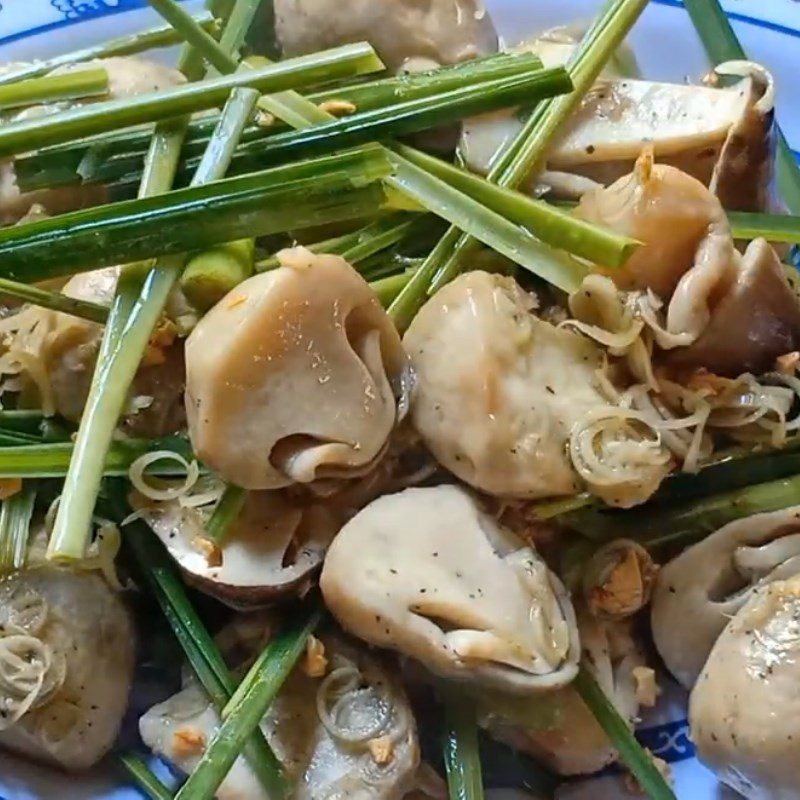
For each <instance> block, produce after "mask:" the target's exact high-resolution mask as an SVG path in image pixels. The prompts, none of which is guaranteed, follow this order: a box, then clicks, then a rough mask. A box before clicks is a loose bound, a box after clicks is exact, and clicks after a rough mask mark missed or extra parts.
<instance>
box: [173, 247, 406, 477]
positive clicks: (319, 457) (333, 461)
mask: <svg viewBox="0 0 800 800" xmlns="http://www.w3.org/2000/svg"><path fill="white" fill-rule="evenodd" d="M280 259H281V263H282V266H281V267H279V268H278V269H276V270H273V271H271V272H266V273H263V274H260V275H255V276H254V277H252V278H249V279H248V280H246V281H244V283H242V284H240V285H239V286H238V287H236V289H234V290H233V291H231V292H230V293H229V294H228V295H227V296H226V297H224V298H223V299H222V300H221V301H220V302H219V303H218V304H217V305H216V306H214V308H212V309H211V311H210V312H209V313H208V314H206V315H205V316H204V317H203V318H202V320H200V322H199V324H198V325H197V327H196V328H195V329H194V331H192V334H191V335H190V336H189V338H188V340H187V342H186V372H187V382H186V411H187V416H188V422H189V434H190V436H191V439H192V445H193V447H194V450H195V452H196V453H197V455H198V456H199V457H200V458H201V459H202V460H203V461H204V462H205V463H206V464H208V466H210V467H211V468H212V469H214V470H216V471H217V472H219V473H220V475H222V477H223V478H225V479H226V480H227V481H229V482H231V483H233V484H235V485H237V486H242V487H243V488H246V489H254V490H256V489H275V488H280V487H282V486H289V485H291V484H294V483H310V482H312V481H314V480H316V479H319V478H351V477H356V476H359V475H363V474H365V473H366V472H369V471H370V470H371V469H372V468H373V467H374V466H375V464H376V462H377V461H378V460H379V459H380V458H381V457H382V456H383V454H384V453H385V451H386V448H387V445H388V441H389V435H390V433H391V432H392V429H393V428H394V426H395V424H396V422H397V421H398V416H399V413H400V412H399V411H398V400H400V401H402V398H403V395H404V392H405V391H406V390H407V383H408V379H409V370H408V361H407V358H406V356H405V353H404V352H403V349H402V345H401V343H400V337H399V336H398V334H397V331H396V330H395V328H394V326H393V325H392V323H391V321H390V319H389V317H388V316H387V315H386V312H385V311H384V310H383V308H382V307H381V305H380V303H379V301H378V299H377V297H376V296H375V294H374V293H373V292H372V290H371V289H370V288H369V286H368V284H367V283H366V281H364V279H363V278H362V277H361V276H360V275H359V274H358V273H357V272H356V271H355V270H354V269H353V268H352V267H351V266H350V265H349V264H348V263H347V262H346V261H345V260H344V259H342V258H339V257H338V256H331V255H322V256H315V255H313V254H312V253H310V252H309V251H308V250H305V249H303V248H297V249H295V250H287V251H283V252H282V253H281V254H280Z"/></svg>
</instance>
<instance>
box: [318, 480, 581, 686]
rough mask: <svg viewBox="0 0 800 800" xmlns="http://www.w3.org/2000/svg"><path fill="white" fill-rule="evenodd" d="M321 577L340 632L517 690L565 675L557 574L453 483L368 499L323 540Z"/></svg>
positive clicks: (571, 622)
mask: <svg viewBox="0 0 800 800" xmlns="http://www.w3.org/2000/svg"><path fill="white" fill-rule="evenodd" d="M320 586H321V588H322V593H323V596H324V598H325V603H326V605H327V607H328V609H329V610H330V611H331V613H332V614H333V615H334V616H335V617H336V618H337V620H338V621H339V623H340V624H341V625H342V626H343V627H344V628H345V629H346V630H348V631H350V632H351V633H353V634H354V635H356V636H358V637H359V638H360V639H363V640H365V641H367V642H369V643H371V644H374V645H378V646H381V647H388V648H391V649H394V650H398V651H400V652H401V653H403V654H404V655H408V656H411V657H413V658H416V659H418V660H419V661H421V662H422V663H423V664H424V665H425V666H426V667H428V668H429V669H430V670H432V671H433V672H436V673H439V674H440V675H444V676H448V677H453V678H458V679H461V680H465V681H471V682H473V683H477V684H478V685H487V686H494V687H496V688H505V689H510V690H512V691H521V692H524V691H535V690H547V689H553V688H557V687H559V686H563V685H564V684H565V683H567V682H569V681H570V680H571V679H572V678H573V677H574V675H575V672H576V668H577V658H578V639H577V627H576V625H575V618H574V612H573V610H572V605H571V603H570V600H569V598H568V596H567V593H566V592H565V590H564V588H563V586H562V585H561V583H560V581H559V580H558V578H557V577H556V576H555V575H554V574H553V573H551V572H550V571H549V569H548V568H547V566H546V565H545V563H544V562H543V561H542V560H541V558H540V557H539V555H538V554H537V553H536V552H535V551H534V550H533V549H532V548H531V547H530V546H528V545H527V544H526V543H525V542H524V541H522V540H521V539H518V538H517V537H516V535H514V534H513V533H511V532H510V531H508V530H506V529H503V528H501V527H500V526H499V525H498V524H497V522H496V521H495V520H494V519H492V518H491V517H489V516H488V515H486V514H484V513H483V512H482V511H481V510H480V508H479V507H478V505H477V503H476V502H475V500H474V499H473V498H472V497H471V496H470V495H469V494H468V493H467V492H466V491H465V490H463V489H460V488H457V487H455V486H438V487H435V488H424V489H406V490H405V491H403V492H400V493H399V494H394V495H388V496H385V497H381V498H379V499H378V500H375V501H373V502H372V503H370V504H369V505H368V506H367V507H366V508H365V509H363V510H362V511H360V512H359V513H358V514H356V516H355V517H353V519H351V520H350V521H349V522H348V523H347V524H346V525H345V526H344V528H342V530H341V532H340V533H339V535H338V536H337V537H336V539H335V540H334V542H333V544H332V545H331V548H330V549H329V551H328V555H327V557H326V559H325V564H324V566H323V571H322V577H321V578H320Z"/></svg>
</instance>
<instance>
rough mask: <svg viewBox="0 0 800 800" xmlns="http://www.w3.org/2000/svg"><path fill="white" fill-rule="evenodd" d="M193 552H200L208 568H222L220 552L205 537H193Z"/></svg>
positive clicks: (217, 546) (214, 544) (212, 542)
mask: <svg viewBox="0 0 800 800" xmlns="http://www.w3.org/2000/svg"><path fill="white" fill-rule="evenodd" d="M192 544H193V545H194V548H195V550H198V551H199V552H201V553H202V554H203V555H204V556H205V559H206V563H207V564H208V566H209V567H221V566H222V550H220V549H219V545H218V544H217V543H216V542H214V541H212V540H211V539H208V538H207V537H205V536H195V537H194V539H193V540H192Z"/></svg>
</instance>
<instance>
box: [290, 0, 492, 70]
mask: <svg viewBox="0 0 800 800" xmlns="http://www.w3.org/2000/svg"><path fill="white" fill-rule="evenodd" d="M275 31H276V33H277V38H278V42H279V44H280V45H281V48H282V50H283V53H284V55H286V56H297V55H303V54H305V53H313V52H315V51H317V50H324V49H325V48H328V47H334V46H336V45H340V44H347V43H349V42H359V41H362V40H363V41H368V42H369V43H370V44H371V45H372V46H373V47H374V48H375V50H376V52H377V53H378V55H379V56H380V58H381V59H382V60H383V62H384V63H385V64H386V66H387V67H388V68H389V69H390V70H392V71H396V70H399V69H403V68H406V69H414V68H415V67H417V66H419V65H425V66H428V67H431V66H436V65H439V64H454V63H456V62H459V61H465V60H467V59H470V58H476V57H477V56H482V55H488V54H489V53H495V52H497V46H498V42H497V33H496V32H495V29H494V25H493V24H492V20H491V17H490V16H489V14H488V12H487V11H486V8H485V7H484V4H483V0H429V1H428V2H425V3H419V2H418V1H417V0H350V2H349V4H348V6H347V8H346V9H345V10H343V9H342V8H341V4H339V3H337V2H335V0H275Z"/></svg>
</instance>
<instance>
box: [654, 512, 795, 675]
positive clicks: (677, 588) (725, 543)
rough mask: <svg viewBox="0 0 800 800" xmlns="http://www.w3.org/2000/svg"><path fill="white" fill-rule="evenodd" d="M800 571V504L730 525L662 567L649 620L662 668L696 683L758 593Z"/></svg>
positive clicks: (756, 515)
mask: <svg viewBox="0 0 800 800" xmlns="http://www.w3.org/2000/svg"><path fill="white" fill-rule="evenodd" d="M798 572H800V506H793V507H792V508H788V509H786V510H784V511H775V512H772V513H769V514H755V515H754V516H751V517H747V518H745V519H740V520H737V521H736V522H731V523H729V524H728V525H725V526H724V527H722V528H720V529H719V530H718V531H716V532H715V533H712V534H711V535H710V536H708V537H707V538H705V539H704V540H703V541H701V542H699V543H698V544H696V545H693V546H692V547H690V548H688V549H687V550H685V551H684V552H683V553H681V554H680V555H679V556H677V557H676V558H674V559H673V560H672V561H670V562H669V563H668V564H667V565H666V566H665V567H663V568H662V569H661V572H660V573H659V575H658V579H657V581H656V587H655V591H654V592H653V602H652V607H651V615H650V621H651V625H652V629H653V640H654V641H655V644H656V647H657V648H658V651H659V653H660V654H661V657H662V658H663V659H664V663H665V664H666V665H667V668H668V669H669V671H670V672H671V673H672V674H673V675H674V676H675V678H676V679H677V680H678V681H679V682H680V683H682V684H683V685H684V686H686V687H687V688H690V687H692V686H693V685H694V683H695V681H696V680H697V677H698V675H699V674H700V671H701V670H702V668H703V664H704V663H705V660H706V658H707V657H708V654H709V652H710V651H711V648H712V646H713V645H714V641H715V640H716V638H717V636H719V634H720V632H721V631H722V629H723V628H724V627H725V625H726V623H727V622H728V620H729V619H730V618H731V617H732V616H733V615H734V614H736V612H737V611H738V610H739V609H740V608H741V607H742V606H743V605H744V604H745V603H746V602H747V600H748V598H749V597H750V596H751V595H752V594H753V592H754V591H755V589H756V587H758V586H762V585H764V584H768V583H770V582H771V581H775V580H781V579H784V578H788V577H791V576H793V575H795V574H797V573H798Z"/></svg>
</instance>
